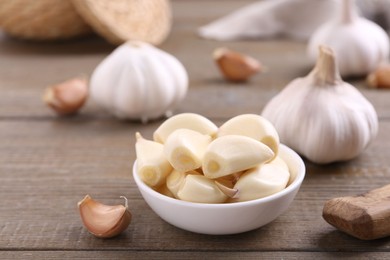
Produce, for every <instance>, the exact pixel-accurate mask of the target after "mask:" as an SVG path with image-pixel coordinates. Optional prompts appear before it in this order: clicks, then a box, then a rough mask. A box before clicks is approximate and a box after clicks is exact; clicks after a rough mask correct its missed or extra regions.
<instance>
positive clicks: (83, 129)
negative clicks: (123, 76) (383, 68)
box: [0, 0, 390, 259]
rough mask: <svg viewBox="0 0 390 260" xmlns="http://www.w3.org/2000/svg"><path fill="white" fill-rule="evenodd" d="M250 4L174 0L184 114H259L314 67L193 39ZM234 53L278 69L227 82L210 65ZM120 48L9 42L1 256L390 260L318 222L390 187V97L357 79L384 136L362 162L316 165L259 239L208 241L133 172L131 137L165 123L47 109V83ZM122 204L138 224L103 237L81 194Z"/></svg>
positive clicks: (4, 48)
mask: <svg viewBox="0 0 390 260" xmlns="http://www.w3.org/2000/svg"><path fill="white" fill-rule="evenodd" d="M248 2H249V1H234V0H229V1H217V0H215V1H195V0H191V1H174V3H173V8H174V14H175V20H174V27H173V31H172V34H171V35H170V37H169V39H168V40H167V41H166V42H165V43H164V44H163V45H162V46H161V48H162V49H164V50H166V51H168V52H170V53H172V54H174V55H175V56H177V57H178V58H179V59H180V60H181V61H182V62H183V64H184V65H185V67H186V68H187V70H188V73H189V77H190V89H189V92H188V95H187V97H186V99H185V101H184V102H183V103H182V104H181V105H180V106H179V107H178V109H177V110H176V111H175V113H180V112H195V113H199V114H202V115H204V116H207V117H209V118H210V119H212V120H213V121H214V122H215V123H217V124H221V123H222V122H224V121H225V120H227V119H229V118H231V117H233V116H235V115H238V114H242V113H260V112H261V111H262V108H263V107H264V105H265V104H266V102H267V101H268V100H269V99H270V98H271V97H272V96H274V95H275V94H276V93H278V92H279V91H280V90H281V89H282V88H283V87H284V86H285V85H286V84H287V83H288V82H289V81H291V80H292V79H293V78H296V77H298V76H303V75H305V74H306V73H307V72H308V71H309V70H310V64H309V62H308V60H307V58H306V56H305V44H304V43H301V42H292V41H289V40H287V39H275V40H267V41H239V42H229V43H221V42H216V41H207V40H203V39H200V38H198V37H197V36H196V33H195V32H196V28H197V27H198V26H200V25H202V24H205V23H207V22H208V21H211V20H213V19H214V18H216V17H219V16H221V15H222V14H225V13H227V12H230V11H231V10H234V9H236V8H237V7H238V6H242V5H245V4H247V3H248ZM220 46H228V47H231V48H234V49H236V50H239V51H244V52H245V53H247V54H251V55H253V56H254V57H256V58H258V59H259V60H261V61H262V62H263V63H264V64H266V65H267V66H268V67H269V72H268V73H265V74H262V75H258V76H256V77H255V78H253V79H252V80H251V81H250V82H249V83H247V84H230V83H227V82H225V81H224V80H222V79H221V77H220V74H219V72H218V70H217V68H216V67H215V65H214V64H213V61H212V60H211V52H212V51H213V49H214V48H216V47H220ZM113 49H114V47H113V46H111V45H109V44H107V43H105V42H104V41H103V40H101V39H98V38H88V39H81V40H77V41H72V42H64V43H28V42H22V41H17V40H14V39H9V38H7V37H5V36H1V38H0V198H1V200H0V201H1V202H0V259H7V258H12V259H13V258H19V259H28V258H34V259H45V258H54V259H64V258H71V259H76V258H91V259H97V258H104V259H116V258H125V259H141V258H155V259H156V258H162V259H201V258H202V259H207V258H209V259H226V258H236V259H238V258H244V257H247V258H253V259H260V258H262V259H266V258H275V259H281V258H296V259H314V258H322V259H330V258H335V257H347V258H349V259H363V258H375V259H385V258H390V239H389V238H385V239H379V240H375V241H360V240H358V239H355V238H353V237H351V236H349V235H346V234H344V233H341V232H339V231H337V230H336V229H335V228H333V227H331V226H330V225H328V224H327V223H326V222H325V221H324V220H323V219H322V217H321V215H322V208H323V205H324V202H325V201H326V200H328V199H330V198H332V197H338V196H346V195H353V194H359V193H363V192H365V191H367V190H370V189H373V188H377V187H380V186H382V185H384V184H386V183H388V182H389V181H390V167H389V166H390V160H389V151H390V120H389V118H390V101H389V100H390V92H389V91H385V90H383V91H379V90H371V89H368V88H367V87H366V86H365V85H364V82H363V81H362V80H354V81H351V82H352V83H353V84H355V85H356V86H357V87H358V88H359V89H360V90H361V92H363V94H364V95H365V96H366V97H367V98H368V99H369V100H370V101H371V102H372V103H373V105H374V106H375V108H376V110H377V112H378V115H379V121H380V123H379V128H380V129H379V134H378V136H377V138H376V139H375V141H374V142H373V143H372V144H371V145H370V146H369V147H368V148H367V149H366V150H365V151H364V152H363V153H362V154H361V155H360V156H359V157H358V158H356V159H354V160H351V161H349V162H345V163H335V164H331V165H327V166H318V165H314V164H312V163H310V162H306V166H307V176H306V178H305V180H304V183H303V185H302V187H301V190H300V191H299V193H298V195H297V197H296V199H295V201H294V202H293V204H292V206H291V207H290V209H289V210H288V211H287V212H286V213H284V214H283V215H281V216H280V217H278V218H277V219H276V220H275V221H273V222H272V223H270V224H269V225H266V226H264V227H263V228H260V229H258V230H254V231H251V232H247V233H243V234H238V235H227V236H209V235H201V234H195V233H191V232H187V231H184V230H181V229H178V228H176V227H174V226H171V225H170V224H168V223H166V222H164V221H163V220H161V219H160V218H159V217H158V216H157V215H156V214H155V213H154V212H153V211H152V210H151V209H150V208H149V207H148V206H147V204H146V203H145V202H144V200H143V199H142V197H141V195H140V193H139V192H138V190H137V188H136V186H135V183H134V181H133V178H132V176H131V174H132V163H133V160H134V159H135V152H134V142H135V140H134V133H135V132H136V131H140V132H141V133H142V134H143V135H144V136H145V137H149V138H150V137H151V136H152V132H153V131H154V129H155V128H156V127H157V126H158V125H159V124H160V123H161V121H156V122H151V123H149V124H147V125H143V124H141V123H138V122H121V121H118V120H116V119H114V118H112V117H111V116H110V115H108V114H106V113H105V112H102V111H100V109H99V108H98V107H96V106H94V105H93V104H91V103H89V104H87V106H86V107H85V109H84V110H83V111H82V112H81V113H80V114H79V115H77V116H75V117H70V118H58V117H56V116H55V115H54V114H53V113H52V111H50V110H49V109H48V108H46V107H45V106H44V105H43V103H42V102H41V94H42V92H43V90H44V88H45V87H46V86H47V85H50V84H52V83H57V82H61V81H63V80H65V79H68V78H71V77H74V76H77V75H79V74H82V73H84V74H87V75H89V74H90V73H91V72H92V70H93V69H94V68H95V66H96V65H97V64H98V63H99V62H100V61H101V60H102V59H103V58H104V57H105V56H106V55H108V54H109V53H110V52H111V51H112V50H113ZM86 194H90V195H91V196H92V197H94V198H96V199H98V200H100V201H102V202H104V203H106V204H117V203H121V202H122V201H121V200H120V199H119V196H120V195H124V196H126V197H127V198H128V199H129V203H130V208H131V211H132V213H133V221H132V223H131V225H130V227H129V229H128V230H127V231H126V232H125V233H123V234H122V235H120V236H118V237H116V238H113V239H98V238H95V237H94V236H92V235H91V234H89V233H88V231H86V229H85V228H84V227H83V226H82V224H81V220H80V217H79V214H78V212H77V210H76V204H77V202H78V201H79V200H81V199H82V198H83V197H84V195H86Z"/></svg>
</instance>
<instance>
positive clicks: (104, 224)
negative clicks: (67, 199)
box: [77, 195, 131, 238]
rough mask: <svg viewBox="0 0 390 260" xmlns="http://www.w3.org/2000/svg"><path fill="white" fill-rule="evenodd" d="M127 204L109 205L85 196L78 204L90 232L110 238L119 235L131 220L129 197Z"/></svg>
mask: <svg viewBox="0 0 390 260" xmlns="http://www.w3.org/2000/svg"><path fill="white" fill-rule="evenodd" d="M121 198H124V199H125V206H123V205H115V206H108V205H104V204H102V203H100V202H97V201H95V200H93V199H92V198H91V197H90V196H89V195H87V196H85V198H84V199H83V200H81V201H80V202H79V203H78V204H77V206H78V208H79V211H80V216H81V220H82V221H83V224H84V226H85V227H86V228H87V229H88V231H89V232H91V233H92V234H94V235H95V236H97V237H102V238H108V237H113V236H116V235H119V234H120V233H121V232H122V231H124V230H125V229H126V228H127V227H128V226H129V224H130V222H131V213H130V211H129V210H128V204H127V199H126V198H125V197H123V196H121Z"/></svg>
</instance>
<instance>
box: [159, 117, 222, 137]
mask: <svg viewBox="0 0 390 260" xmlns="http://www.w3.org/2000/svg"><path fill="white" fill-rule="evenodd" d="M180 128H185V129H190V130H194V131H197V132H199V133H201V134H205V135H209V136H211V137H213V136H215V134H216V133H217V131H218V127H217V126H216V125H215V124H214V123H213V122H211V121H210V120H209V119H207V118H206V117H204V116H201V115H198V114H194V113H183V114H178V115H175V116H172V117H170V118H168V119H167V120H165V122H164V123H162V124H161V125H160V126H159V127H158V128H157V130H156V131H155V132H154V134H153V139H154V141H156V142H159V143H165V141H166V140H167V138H168V136H169V135H170V134H171V133H172V132H174V131H175V130H177V129H180Z"/></svg>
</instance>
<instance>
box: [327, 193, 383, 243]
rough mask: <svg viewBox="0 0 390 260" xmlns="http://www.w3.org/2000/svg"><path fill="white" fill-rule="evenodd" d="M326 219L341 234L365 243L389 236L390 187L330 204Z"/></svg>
mask: <svg viewBox="0 0 390 260" xmlns="http://www.w3.org/2000/svg"><path fill="white" fill-rule="evenodd" d="M322 216H323V218H324V219H325V220H326V221H327V222H328V223H329V224H331V225H333V226H335V227H336V228H338V229H339V230H341V231H344V232H345V233H348V234H350V235H352V236H354V237H357V238H359V239H363V240H372V239H377V238H382V237H386V236H389V235H390V185H386V186H384V187H381V188H378V189H375V190H372V191H369V192H367V193H365V194H362V195H357V196H353V197H340V198H334V199H331V200H329V201H327V202H326V203H325V205H324V209H323V214H322Z"/></svg>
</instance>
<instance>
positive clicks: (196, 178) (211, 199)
mask: <svg viewBox="0 0 390 260" xmlns="http://www.w3.org/2000/svg"><path fill="white" fill-rule="evenodd" d="M177 196H178V198H179V199H181V200H185V201H190V202H199V203H223V202H225V201H226V200H227V198H228V197H227V196H226V195H225V194H224V193H223V192H222V191H221V190H220V189H219V188H218V186H217V185H216V184H215V182H214V181H213V180H210V179H209V178H207V177H205V176H202V175H192V174H188V175H187V176H186V177H185V179H184V182H183V183H182V185H181V187H180V189H179V191H178V192H177Z"/></svg>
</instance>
